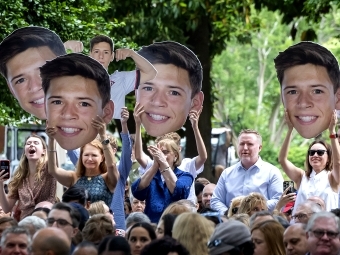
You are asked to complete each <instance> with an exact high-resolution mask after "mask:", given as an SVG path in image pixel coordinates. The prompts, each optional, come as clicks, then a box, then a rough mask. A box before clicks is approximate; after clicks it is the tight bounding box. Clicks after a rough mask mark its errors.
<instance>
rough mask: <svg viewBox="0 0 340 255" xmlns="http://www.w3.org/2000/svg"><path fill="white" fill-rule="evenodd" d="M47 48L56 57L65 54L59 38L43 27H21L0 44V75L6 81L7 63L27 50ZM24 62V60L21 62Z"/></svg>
mask: <svg viewBox="0 0 340 255" xmlns="http://www.w3.org/2000/svg"><path fill="white" fill-rule="evenodd" d="M43 46H47V47H49V48H50V50H51V51H52V52H53V53H54V54H55V55H56V56H61V55H65V54H66V50H65V47H64V44H63V42H62V41H61V39H60V37H59V36H58V35H57V34H56V33H54V32H53V31H51V30H49V29H47V28H44V27H33V26H32V27H23V28H19V29H17V30H15V31H14V32H13V33H11V34H10V35H8V36H7V37H6V38H5V39H4V40H3V41H2V42H1V44H0V73H1V74H2V75H3V76H4V77H5V78H6V79H7V67H6V64H7V62H8V61H9V60H10V59H11V58H13V57H15V56H16V55H17V54H19V53H21V52H24V51H26V50H27V49H29V48H37V47H43ZM23 61H24V60H23Z"/></svg>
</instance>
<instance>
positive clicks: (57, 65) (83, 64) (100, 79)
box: [40, 53, 111, 107]
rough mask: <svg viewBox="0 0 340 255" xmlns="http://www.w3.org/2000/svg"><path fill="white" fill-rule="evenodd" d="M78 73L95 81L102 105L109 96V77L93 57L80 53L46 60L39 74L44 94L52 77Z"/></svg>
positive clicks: (108, 99) (107, 100)
mask: <svg viewBox="0 0 340 255" xmlns="http://www.w3.org/2000/svg"><path fill="white" fill-rule="evenodd" d="M75 75H80V76H82V77H84V78H88V79H92V80H94V81H96V82H97V87H98V91H99V94H100V96H101V98H102V101H103V104H102V107H104V106H105V105H106V104H107V103H108V102H109V101H110V96H111V86H110V77H109V74H108V73H107V71H106V70H105V68H104V67H103V66H102V65H101V64H100V63H99V62H98V61H96V60H94V59H93V58H91V57H89V56H86V55H84V54H80V53H71V54H68V55H65V56H60V57H57V58H55V59H53V60H51V61H48V62H47V63H46V64H45V65H43V66H42V67H40V76H41V79H42V87H43V90H44V93H45V95H46V94H47V91H48V89H49V87H50V82H51V80H52V79H55V78H58V77H62V76H75Z"/></svg>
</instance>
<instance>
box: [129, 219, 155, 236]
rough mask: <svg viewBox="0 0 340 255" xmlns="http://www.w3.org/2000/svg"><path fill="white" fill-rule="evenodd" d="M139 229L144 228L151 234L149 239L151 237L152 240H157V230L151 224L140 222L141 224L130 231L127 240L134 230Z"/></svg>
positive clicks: (137, 224)
mask: <svg viewBox="0 0 340 255" xmlns="http://www.w3.org/2000/svg"><path fill="white" fill-rule="evenodd" d="M138 227H140V228H144V229H145V230H146V231H147V232H148V233H149V237H150V239H151V240H155V239H156V233H155V230H154V228H153V226H152V225H151V224H149V223H146V222H140V223H136V224H134V225H133V226H132V227H131V228H130V230H129V232H128V236H127V240H129V238H130V235H131V232H132V230H133V229H134V228H138Z"/></svg>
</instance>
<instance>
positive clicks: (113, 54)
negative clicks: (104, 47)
mask: <svg viewBox="0 0 340 255" xmlns="http://www.w3.org/2000/svg"><path fill="white" fill-rule="evenodd" d="M114 59H115V51H114V50H113V51H112V54H111V59H110V62H112V61H113V60H114Z"/></svg>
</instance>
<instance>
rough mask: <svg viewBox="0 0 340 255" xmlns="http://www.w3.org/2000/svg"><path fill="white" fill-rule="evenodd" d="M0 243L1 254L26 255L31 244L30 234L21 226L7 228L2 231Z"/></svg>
mask: <svg viewBox="0 0 340 255" xmlns="http://www.w3.org/2000/svg"><path fill="white" fill-rule="evenodd" d="M0 245H1V251H0V253H1V255H10V254H21V255H28V254H29V250H30V248H31V245H32V239H31V235H30V234H29V232H28V230H26V229H25V228H23V227H18V226H16V227H12V228H8V229H6V230H5V231H4V232H3V233H2V237H1V242H0Z"/></svg>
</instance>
